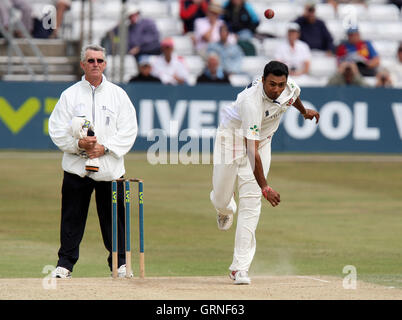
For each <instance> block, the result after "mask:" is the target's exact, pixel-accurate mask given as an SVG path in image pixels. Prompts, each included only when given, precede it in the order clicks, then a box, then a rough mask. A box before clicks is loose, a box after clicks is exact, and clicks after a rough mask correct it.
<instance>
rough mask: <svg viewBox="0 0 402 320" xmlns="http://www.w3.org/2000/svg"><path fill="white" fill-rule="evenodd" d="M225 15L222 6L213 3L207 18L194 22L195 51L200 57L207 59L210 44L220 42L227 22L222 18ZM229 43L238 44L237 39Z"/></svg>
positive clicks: (230, 40) (233, 38)
mask: <svg viewBox="0 0 402 320" xmlns="http://www.w3.org/2000/svg"><path fill="white" fill-rule="evenodd" d="M222 13H223V9H222V7H221V6H219V5H218V4H215V3H211V4H210V5H209V6H208V11H207V16H206V17H204V18H197V19H195V22H194V39H195V49H196V51H197V53H198V54H199V55H201V56H202V57H204V58H206V50H207V48H208V45H209V44H210V43H214V42H218V41H219V40H220V34H219V30H220V27H221V26H222V25H223V24H225V22H224V21H223V20H222V19H221V18H220V15H221V14H222ZM228 41H229V43H236V42H237V39H236V38H235V37H230V38H229V39H228Z"/></svg>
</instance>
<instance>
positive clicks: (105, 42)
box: [101, 4, 161, 60]
mask: <svg viewBox="0 0 402 320" xmlns="http://www.w3.org/2000/svg"><path fill="white" fill-rule="evenodd" d="M126 16H127V18H128V20H129V26H128V30H127V33H128V34H127V42H128V43H127V51H128V53H129V54H132V55H133V56H134V57H135V58H136V59H137V60H138V58H139V57H140V56H141V55H157V54H160V53H161V50H160V42H159V41H160V39H159V31H158V28H157V27H156V24H155V22H154V21H153V20H151V19H146V18H142V17H141V16H140V10H139V8H138V7H137V6H136V5H133V4H131V5H130V7H129V8H128V10H127V15H126ZM118 34H119V26H116V27H115V28H113V29H112V30H111V31H109V32H108V33H107V35H106V36H105V37H104V38H103V39H102V41H101V43H102V46H105V48H106V51H107V54H111V53H112V49H111V46H112V44H111V41H114V40H113V39H114V38H115V37H116V36H118Z"/></svg>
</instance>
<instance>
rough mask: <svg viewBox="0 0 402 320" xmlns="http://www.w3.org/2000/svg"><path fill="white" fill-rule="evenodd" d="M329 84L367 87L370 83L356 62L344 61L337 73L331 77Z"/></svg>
mask: <svg viewBox="0 0 402 320" xmlns="http://www.w3.org/2000/svg"><path fill="white" fill-rule="evenodd" d="M327 86H357V87H367V86H368V84H367V83H366V82H365V81H364V79H363V77H362V76H361V74H360V72H359V69H358V68H357V65H356V63H354V62H351V61H344V62H342V63H341V64H340V65H339V67H338V70H337V71H336V73H335V74H333V75H332V76H331V77H330V78H329V80H328V83H327Z"/></svg>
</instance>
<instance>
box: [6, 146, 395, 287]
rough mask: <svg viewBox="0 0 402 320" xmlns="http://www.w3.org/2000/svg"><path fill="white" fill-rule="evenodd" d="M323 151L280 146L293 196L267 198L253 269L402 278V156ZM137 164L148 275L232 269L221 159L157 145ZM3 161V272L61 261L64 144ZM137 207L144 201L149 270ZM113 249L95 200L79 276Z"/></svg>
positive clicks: (130, 164)
mask: <svg viewBox="0 0 402 320" xmlns="http://www.w3.org/2000/svg"><path fill="white" fill-rule="evenodd" d="M314 157H315V156H314V155H311V160H309V159H308V158H307V159H306V158H303V161H300V159H301V156H298V155H295V156H286V157H282V156H281V155H279V156H278V155H274V156H273V161H272V164H271V170H270V174H269V178H268V181H269V184H270V185H271V186H272V187H274V188H275V189H276V190H278V191H279V192H280V193H281V200H282V202H281V204H280V206H279V207H277V208H272V207H271V206H270V205H269V203H268V202H264V203H263V207H262V213H261V217H260V223H259V225H258V229H257V235H256V236H257V252H256V255H255V258H254V262H253V264H252V266H251V269H250V275H251V276H253V275H327V276H336V277H344V276H345V275H346V274H344V273H343V268H344V267H345V266H346V265H352V266H354V267H355V268H356V270H357V277H358V280H363V281H369V282H374V283H379V284H383V285H386V286H394V287H402V271H401V270H402V268H401V265H402V233H401V232H400V230H401V222H402V193H401V190H402V162H401V161H380V158H379V161H355V159H351V160H350V161H348V160H345V161H336V159H337V156H332V155H331V156H329V157H328V158H330V159H331V160H332V161H323V162H317V161H314ZM285 158H286V159H285ZM382 158H384V157H382ZM387 158H388V157H385V159H387ZM285 160H286V161H285ZM126 171H127V174H126V176H130V177H141V178H143V179H144V180H145V191H144V203H145V205H144V206H145V259H146V275H147V276H202V275H208V276H220V275H226V274H227V272H228V266H229V265H230V263H231V260H232V253H233V243H234V232H235V225H234V226H233V227H232V228H231V230H229V231H227V232H220V231H218V230H217V227H216V219H215V213H214V209H213V208H212V205H211V204H210V202H209V192H210V188H211V179H212V176H211V175H212V166H211V165H151V164H149V163H148V162H147V159H146V154H143V153H132V154H130V155H128V156H127V157H126ZM0 172H1V173H2V174H1V178H0V219H1V223H0V252H1V256H2V257H1V259H0V277H1V278H24V277H32V278H43V277H44V276H45V274H44V273H43V270H44V268H45V266H47V265H53V266H54V265H55V264H56V262H57V250H58V248H59V226H60V204H61V182H62V169H61V153H60V152H43V153H38V152H6V151H3V152H0ZM93 200H94V199H93ZM136 208H137V202H136V201H135V202H134V203H133V210H132V211H133V213H134V216H133V218H132V221H133V226H132V230H133V231H134V232H133V239H132V240H133V242H132V249H133V256H134V257H133V260H134V261H133V266H134V272H135V273H137V274H138V255H137V254H136V252H138V232H137V229H138V216H137V211H136ZM106 258H107V252H106V250H105V248H104V247H103V242H102V239H101V233H100V228H99V223H98V218H97V214H96V209H95V205H94V201H92V202H91V206H90V212H89V216H88V221H87V226H86V231H85V235H84V239H83V241H82V244H81V247H80V259H79V261H78V263H77V264H76V266H75V268H74V277H105V276H109V274H110V271H109V270H108V267H107V263H106Z"/></svg>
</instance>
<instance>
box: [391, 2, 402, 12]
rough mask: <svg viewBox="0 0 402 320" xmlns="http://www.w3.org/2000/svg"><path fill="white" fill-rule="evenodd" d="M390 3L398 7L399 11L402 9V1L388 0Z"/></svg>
mask: <svg viewBox="0 0 402 320" xmlns="http://www.w3.org/2000/svg"><path fill="white" fill-rule="evenodd" d="M388 3H391V4H394V5H396V6H397V7H398V9H399V10H401V8H402V0H388Z"/></svg>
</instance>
